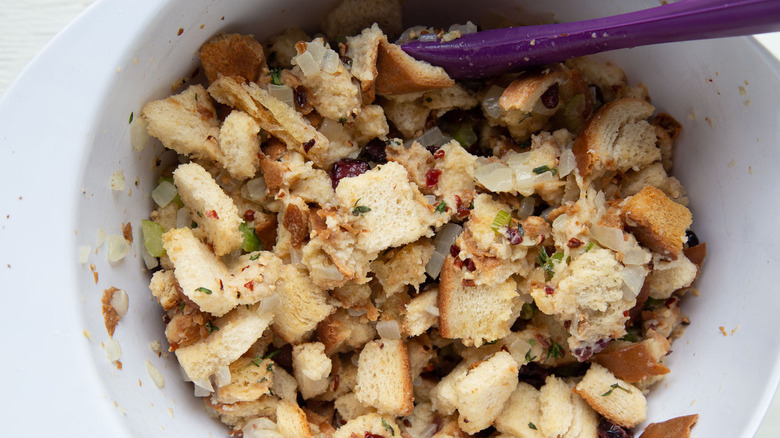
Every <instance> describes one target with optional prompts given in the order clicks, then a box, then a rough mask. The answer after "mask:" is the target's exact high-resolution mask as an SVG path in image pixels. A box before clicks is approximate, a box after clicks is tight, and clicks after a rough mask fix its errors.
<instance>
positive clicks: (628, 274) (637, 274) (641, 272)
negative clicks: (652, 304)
mask: <svg viewBox="0 0 780 438" xmlns="http://www.w3.org/2000/svg"><path fill="white" fill-rule="evenodd" d="M646 275H647V273H646V272H645V268H644V267H642V266H626V267H625V268H623V284H625V285H626V286H628V288H629V290H630V291H631V293H632V294H633V297H632V299H633V298H636V296H637V295H638V294H639V291H640V290H642V285H643V284H644V283H645V276H646Z"/></svg>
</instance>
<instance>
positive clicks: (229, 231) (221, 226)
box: [173, 163, 244, 256]
mask: <svg viewBox="0 0 780 438" xmlns="http://www.w3.org/2000/svg"><path fill="white" fill-rule="evenodd" d="M173 182H174V184H175V185H176V188H177V189H178V190H179V196H181V200H182V201H183V202H184V205H185V206H186V207H187V208H188V209H189V210H190V217H192V220H193V221H195V223H197V224H198V228H197V231H196V232H197V233H198V234H199V235H202V236H203V237H204V238H205V240H206V241H207V242H208V243H209V244H210V245H211V246H212V247H213V248H214V253H215V254H216V255H218V256H223V255H225V254H227V253H229V252H231V251H234V250H236V249H238V248H240V247H241V243H242V242H243V236H242V235H241V231H240V230H239V226H240V225H241V224H242V223H243V222H244V221H243V220H242V219H241V217H240V216H239V215H238V208H237V207H236V204H235V203H234V202H233V200H232V199H231V198H230V196H228V195H226V194H225V192H224V191H223V190H222V188H221V187H220V186H219V185H218V184H217V182H216V181H214V178H212V177H211V174H209V173H208V172H207V171H206V169H204V168H203V167H201V166H200V165H199V164H197V163H187V164H180V165H179V167H177V168H176V170H175V171H174V172H173Z"/></svg>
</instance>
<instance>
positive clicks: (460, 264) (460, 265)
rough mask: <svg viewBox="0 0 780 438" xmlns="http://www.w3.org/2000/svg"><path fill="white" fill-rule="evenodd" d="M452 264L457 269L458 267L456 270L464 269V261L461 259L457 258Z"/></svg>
mask: <svg viewBox="0 0 780 438" xmlns="http://www.w3.org/2000/svg"><path fill="white" fill-rule="evenodd" d="M452 263H453V264H454V265H455V267H456V268H458V269H461V268H463V260H461V259H459V258H457V257H455V261H454V262H452Z"/></svg>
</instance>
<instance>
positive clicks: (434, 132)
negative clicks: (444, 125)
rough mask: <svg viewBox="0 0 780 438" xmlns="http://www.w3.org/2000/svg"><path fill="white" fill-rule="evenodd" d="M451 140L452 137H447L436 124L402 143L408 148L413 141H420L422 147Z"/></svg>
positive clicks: (438, 144)
mask: <svg viewBox="0 0 780 438" xmlns="http://www.w3.org/2000/svg"><path fill="white" fill-rule="evenodd" d="M451 140H452V139H451V138H450V137H447V136H446V135H444V133H443V132H441V129H439V127H438V126H434V127H433V128H431V129H428V130H427V131H425V132H423V134H422V135H421V136H419V137H417V138H413V139H412V140H409V141H407V142H406V143H404V147H406V148H407V149H409V147H410V146H411V145H412V143H413V142H415V141H416V142H417V143H420V145H421V146H423V147H428V146H442V145H444V144H446V143H449V142H450V141H451Z"/></svg>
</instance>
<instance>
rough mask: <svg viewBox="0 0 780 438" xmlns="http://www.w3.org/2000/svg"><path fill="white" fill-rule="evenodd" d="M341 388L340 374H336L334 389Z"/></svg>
mask: <svg viewBox="0 0 780 438" xmlns="http://www.w3.org/2000/svg"><path fill="white" fill-rule="evenodd" d="M338 389H339V375H338V374H336V375H335V376H333V390H334V391H336V390H338Z"/></svg>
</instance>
